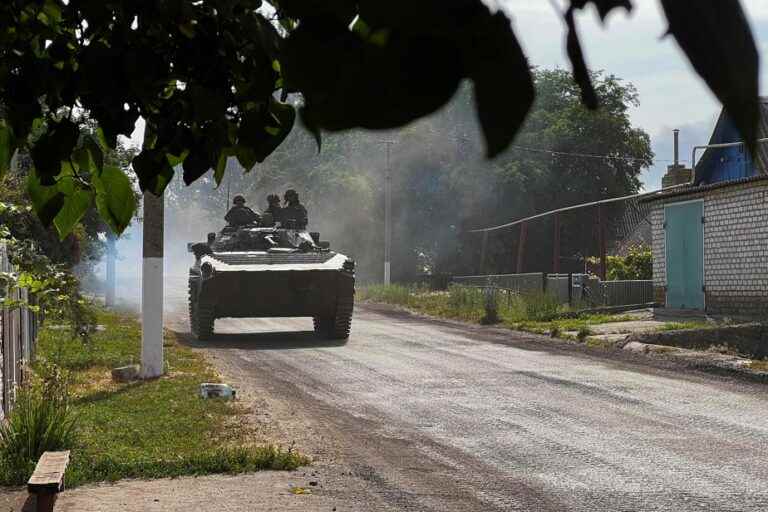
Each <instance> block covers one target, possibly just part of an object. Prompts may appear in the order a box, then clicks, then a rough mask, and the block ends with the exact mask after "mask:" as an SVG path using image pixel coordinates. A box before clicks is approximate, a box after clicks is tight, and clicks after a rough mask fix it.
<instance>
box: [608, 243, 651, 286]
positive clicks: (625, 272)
mask: <svg viewBox="0 0 768 512" xmlns="http://www.w3.org/2000/svg"><path fill="white" fill-rule="evenodd" d="M606 265H607V269H606V273H607V276H606V277H607V279H608V280H609V281H625V280H639V279H653V254H652V253H651V249H650V248H649V247H646V246H642V245H637V246H634V247H632V248H630V249H629V253H628V254H627V255H626V256H608V258H607V259H606Z"/></svg>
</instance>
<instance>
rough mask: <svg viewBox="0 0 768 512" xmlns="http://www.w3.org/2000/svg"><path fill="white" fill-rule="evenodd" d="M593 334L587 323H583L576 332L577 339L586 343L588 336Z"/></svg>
mask: <svg viewBox="0 0 768 512" xmlns="http://www.w3.org/2000/svg"><path fill="white" fill-rule="evenodd" d="M591 335H592V331H590V330H589V327H587V326H586V325H583V326H581V327H580V328H579V332H577V333H576V339H578V340H579V341H580V342H582V343H584V342H585V341H586V339H587V337H589V336H591Z"/></svg>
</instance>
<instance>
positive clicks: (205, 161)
mask: <svg viewBox="0 0 768 512" xmlns="http://www.w3.org/2000/svg"><path fill="white" fill-rule="evenodd" d="M211 167H213V159H212V158H211V155H210V153H209V152H208V151H207V150H206V148H205V147H200V146H198V147H196V148H192V150H191V151H190V152H189V155H187V158H185V159H184V183H186V184H187V185H190V184H192V183H194V181H195V180H197V178H199V177H200V176H202V175H203V174H205V173H206V172H208V171H209V170H211Z"/></svg>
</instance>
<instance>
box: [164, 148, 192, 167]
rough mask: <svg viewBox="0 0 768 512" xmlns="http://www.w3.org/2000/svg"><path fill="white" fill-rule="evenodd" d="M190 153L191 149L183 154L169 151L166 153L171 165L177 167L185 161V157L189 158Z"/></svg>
mask: <svg viewBox="0 0 768 512" xmlns="http://www.w3.org/2000/svg"><path fill="white" fill-rule="evenodd" d="M188 154H189V151H184V152H183V153H182V154H181V156H177V155H172V154H170V153H168V154H166V155H165V157H166V158H167V159H168V163H169V164H170V165H171V167H176V166H177V165H180V164H182V163H184V159H185V158H187V155H188Z"/></svg>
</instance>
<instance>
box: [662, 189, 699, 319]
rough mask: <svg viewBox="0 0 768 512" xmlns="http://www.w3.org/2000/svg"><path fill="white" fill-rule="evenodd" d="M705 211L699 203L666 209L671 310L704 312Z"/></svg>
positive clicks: (667, 207) (668, 300)
mask: <svg viewBox="0 0 768 512" xmlns="http://www.w3.org/2000/svg"><path fill="white" fill-rule="evenodd" d="M703 208H704V207H703V203H702V202H700V201H699V202H692V203H682V204H670V205H667V206H665V207H664V220H665V224H666V244H667V307H668V308H679V309H704V254H703V253H704V224H703V222H702V217H703V215H704V211H703Z"/></svg>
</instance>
